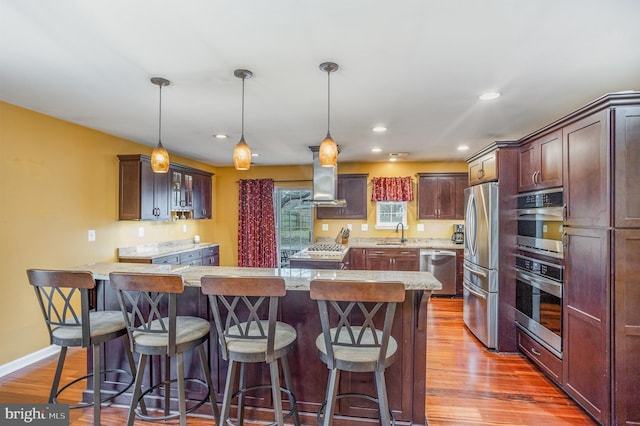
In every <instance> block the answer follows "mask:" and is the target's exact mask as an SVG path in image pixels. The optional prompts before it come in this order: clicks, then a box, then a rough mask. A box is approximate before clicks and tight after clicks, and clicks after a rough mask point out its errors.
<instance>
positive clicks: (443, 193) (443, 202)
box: [418, 173, 468, 219]
mask: <svg viewBox="0 0 640 426" xmlns="http://www.w3.org/2000/svg"><path fill="white" fill-rule="evenodd" d="M467 182H468V175H467V174H466V173H418V219H464V188H466V187H467Z"/></svg>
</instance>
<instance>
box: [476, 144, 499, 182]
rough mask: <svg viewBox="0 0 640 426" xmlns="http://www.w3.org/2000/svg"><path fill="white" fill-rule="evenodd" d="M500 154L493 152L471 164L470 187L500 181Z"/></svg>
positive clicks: (496, 151) (497, 151)
mask: <svg viewBox="0 0 640 426" xmlns="http://www.w3.org/2000/svg"><path fill="white" fill-rule="evenodd" d="M498 154H499V150H493V151H491V152H489V153H487V154H485V155H483V156H482V157H479V158H476V159H475V160H473V161H471V162H470V163H469V185H477V184H479V183H484V182H490V181H495V180H498V172H499V170H498Z"/></svg>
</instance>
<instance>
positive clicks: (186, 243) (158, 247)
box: [118, 239, 219, 260]
mask: <svg viewBox="0 0 640 426" xmlns="http://www.w3.org/2000/svg"><path fill="white" fill-rule="evenodd" d="M218 245H219V244H218V243H199V244H194V242H193V240H191V239H189V240H177V241H166V242H162V243H151V244H142V245H139V246H133V247H122V248H118V259H122V260H128V259H130V260H151V259H153V258H156V257H161V256H168V255H172V254H180V253H183V252H187V251H191V250H197V249H201V248H207V247H215V246H218Z"/></svg>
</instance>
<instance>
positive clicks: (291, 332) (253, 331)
mask: <svg viewBox="0 0 640 426" xmlns="http://www.w3.org/2000/svg"><path fill="white" fill-rule="evenodd" d="M246 324H247V323H246V322H244V323H240V327H241V330H243V331H245V329H246ZM260 324H261V325H262V329H263V330H264V331H265V332H266V331H267V330H268V329H269V321H266V320H262V321H260ZM228 334H231V336H225V340H226V342H227V348H228V349H229V352H235V353H244V354H258V353H266V352H267V338H266V337H265V338H259V339H253V340H247V339H246V338H244V339H241V338H234V337H232V336H233V335H236V334H240V331H239V330H238V326H237V325H236V326H233V327H230V328H229V330H228ZM247 334H248V335H249V336H260V335H261V333H260V329H259V327H258V324H257V323H256V321H252V322H251V325H250V326H249V330H248V331H247ZM296 337H297V333H296V329H295V328H293V327H291V326H290V325H289V324H286V323H284V322H280V321H276V332H275V339H274V344H273V350H274V352H275V353H276V354H277V353H278V351H280V350H281V349H283V348H287V347H289V346H290V345H292V344H293V343H294V342H295V341H296Z"/></svg>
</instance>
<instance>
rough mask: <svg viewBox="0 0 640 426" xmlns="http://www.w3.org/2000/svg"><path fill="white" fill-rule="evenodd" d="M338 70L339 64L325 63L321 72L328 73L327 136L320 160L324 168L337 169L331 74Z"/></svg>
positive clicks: (319, 154) (321, 149) (322, 146)
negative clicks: (332, 124)
mask: <svg viewBox="0 0 640 426" xmlns="http://www.w3.org/2000/svg"><path fill="white" fill-rule="evenodd" d="M337 69H338V64H336V63H333V62H323V63H321V64H320V70H322V71H324V72H326V73H327V136H326V137H325V138H324V140H323V141H322V143H321V144H320V150H319V151H318V158H319V160H320V165H321V166H322V167H335V166H336V164H337V163H338V146H337V145H336V143H335V142H334V140H333V138H332V137H331V132H330V127H331V126H330V125H331V73H332V72H333V71H335V70H337Z"/></svg>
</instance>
